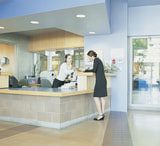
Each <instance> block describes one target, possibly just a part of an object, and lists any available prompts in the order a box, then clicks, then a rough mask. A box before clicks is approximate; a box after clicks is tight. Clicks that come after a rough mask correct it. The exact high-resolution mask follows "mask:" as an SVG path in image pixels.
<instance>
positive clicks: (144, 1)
mask: <svg viewBox="0 0 160 146" xmlns="http://www.w3.org/2000/svg"><path fill="white" fill-rule="evenodd" d="M149 5H160V0H128V6H129V7H138V6H149Z"/></svg>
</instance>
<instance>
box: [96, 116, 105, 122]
mask: <svg viewBox="0 0 160 146" xmlns="http://www.w3.org/2000/svg"><path fill="white" fill-rule="evenodd" d="M94 120H95V121H101V120H104V116H99V117H96V118H94Z"/></svg>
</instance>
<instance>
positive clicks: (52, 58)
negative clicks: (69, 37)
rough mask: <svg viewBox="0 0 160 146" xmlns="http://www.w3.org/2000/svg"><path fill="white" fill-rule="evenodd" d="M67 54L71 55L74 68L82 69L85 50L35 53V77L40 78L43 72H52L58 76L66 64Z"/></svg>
mask: <svg viewBox="0 0 160 146" xmlns="http://www.w3.org/2000/svg"><path fill="white" fill-rule="evenodd" d="M65 54H71V55H72V58H73V66H74V67H75V68H82V67H83V65H84V49H83V48H75V49H65V50H59V51H43V52H37V53H34V75H35V76H39V75H40V73H41V72H43V71H52V72H54V74H55V75H57V74H58V71H59V67H60V65H61V64H62V63H63V62H64V57H65Z"/></svg>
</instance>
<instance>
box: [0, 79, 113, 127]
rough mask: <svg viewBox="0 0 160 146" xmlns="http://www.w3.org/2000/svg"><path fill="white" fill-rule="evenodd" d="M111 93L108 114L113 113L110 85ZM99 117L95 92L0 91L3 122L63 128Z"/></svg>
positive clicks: (107, 104)
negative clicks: (111, 111)
mask: <svg viewBox="0 0 160 146" xmlns="http://www.w3.org/2000/svg"><path fill="white" fill-rule="evenodd" d="M108 78H109V77H108ZM108 82H110V81H109V80H108ZM107 90H108V97H106V98H105V99H106V112H108V111H109V110H110V97H111V95H110V86H108V89H107ZM95 114H96V108H95V103H94V100H93V89H87V90H79V89H77V88H75V89H52V88H41V87H34V88H33V87H25V88H15V89H0V120H5V121H13V122H20V123H24V124H30V125H37V126H44V127H50V128H56V129H61V128H64V127H67V126H70V125H73V124H76V123H79V122H81V121H84V120H86V119H89V118H93V117H94V116H95Z"/></svg>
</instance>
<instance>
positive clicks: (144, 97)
mask: <svg viewBox="0 0 160 146" xmlns="http://www.w3.org/2000/svg"><path fill="white" fill-rule="evenodd" d="M159 95H160V89H159V88H157V87H151V88H148V89H146V90H134V91H133V96H132V103H133V104H141V105H142V104H143V105H155V106H160V96H159Z"/></svg>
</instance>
